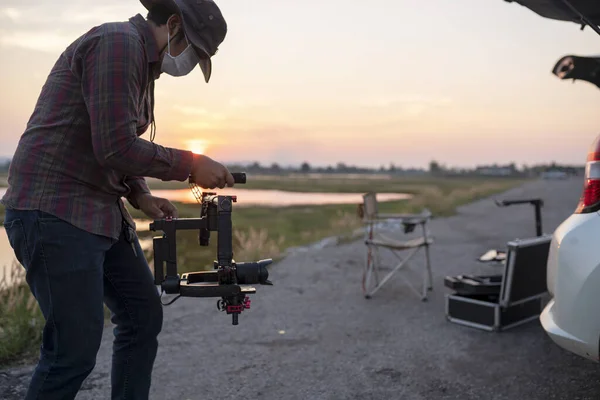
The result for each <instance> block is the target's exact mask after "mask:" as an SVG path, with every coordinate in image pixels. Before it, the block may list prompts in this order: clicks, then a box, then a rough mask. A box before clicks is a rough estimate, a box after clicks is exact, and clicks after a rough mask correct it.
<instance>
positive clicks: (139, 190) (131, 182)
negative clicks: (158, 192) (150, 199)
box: [125, 176, 150, 210]
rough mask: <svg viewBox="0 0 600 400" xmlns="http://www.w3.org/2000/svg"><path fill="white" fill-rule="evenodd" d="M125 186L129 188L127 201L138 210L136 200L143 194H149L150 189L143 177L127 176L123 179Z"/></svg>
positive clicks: (138, 206)
mask: <svg viewBox="0 0 600 400" xmlns="http://www.w3.org/2000/svg"><path fill="white" fill-rule="evenodd" d="M125 184H126V185H127V186H129V189H130V192H129V195H128V196H127V201H129V204H131V205H132V206H133V207H134V208H137V209H138V210H139V208H140V205H139V204H138V203H137V201H136V198H137V197H138V196H139V195H141V194H144V193H147V194H150V189H149V188H148V184H147V183H146V180H145V179H144V177H143V176H128V177H126V178H125Z"/></svg>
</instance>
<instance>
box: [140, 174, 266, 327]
mask: <svg viewBox="0 0 600 400" xmlns="http://www.w3.org/2000/svg"><path fill="white" fill-rule="evenodd" d="M232 175H234V179H235V182H236V183H246V175H245V174H243V173H235V174H232ZM197 199H198V201H199V202H200V204H201V210H200V218H180V219H177V218H175V219H174V218H165V219H160V220H155V221H154V222H152V223H151V224H150V231H162V232H163V235H162V236H158V237H154V239H153V250H154V283H155V284H156V285H157V286H160V287H161V290H162V291H163V292H164V293H167V294H179V296H183V297H220V298H221V299H220V300H219V301H218V303H217V307H218V309H219V310H221V311H225V312H226V313H227V314H231V315H232V319H233V325H237V324H238V316H239V314H240V313H241V312H242V311H243V310H245V309H248V308H250V299H249V297H248V296H247V295H249V294H253V293H256V288H254V287H252V286H250V285H258V284H260V285H272V283H271V282H270V281H269V272H268V270H267V268H266V267H267V265H269V264H271V263H272V260H271V259H266V260H261V261H258V262H243V263H236V262H235V261H234V259H233V245H232V228H233V227H232V223H231V213H232V211H233V203H235V202H237V196H222V195H217V194H216V193H202V194H201V195H200V196H199V198H198V197H197ZM196 229H197V230H198V244H199V245H200V246H208V245H209V244H210V236H211V232H217V234H218V235H217V259H216V261H215V262H214V264H213V270H212V271H198V272H188V273H184V274H182V275H181V276H179V273H178V266H177V231H179V230H196Z"/></svg>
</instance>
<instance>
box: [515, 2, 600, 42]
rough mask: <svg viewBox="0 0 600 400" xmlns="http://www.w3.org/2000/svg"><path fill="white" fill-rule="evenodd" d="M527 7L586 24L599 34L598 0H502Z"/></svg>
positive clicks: (541, 12) (554, 17) (561, 19)
mask: <svg viewBox="0 0 600 400" xmlns="http://www.w3.org/2000/svg"><path fill="white" fill-rule="evenodd" d="M504 1H507V2H509V3H517V4H520V5H522V6H524V7H527V8H528V9H530V10H531V11H533V12H535V13H536V14H538V15H540V16H542V17H544V18H549V19H554V20H558V21H569V22H574V23H577V24H580V25H582V26H585V25H588V26H589V27H590V28H592V29H594V31H596V33H598V34H600V28H598V25H600V0H504Z"/></svg>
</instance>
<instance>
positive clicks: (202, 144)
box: [187, 139, 208, 154]
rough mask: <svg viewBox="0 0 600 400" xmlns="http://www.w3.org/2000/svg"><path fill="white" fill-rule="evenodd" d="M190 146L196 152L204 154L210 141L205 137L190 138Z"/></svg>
mask: <svg viewBox="0 0 600 400" xmlns="http://www.w3.org/2000/svg"><path fill="white" fill-rule="evenodd" d="M187 144H188V148H189V149H190V150H191V152H192V153H194V154H204V152H205V151H206V147H207V146H208V142H207V141H206V140H203V139H197V140H190V141H188V142H187Z"/></svg>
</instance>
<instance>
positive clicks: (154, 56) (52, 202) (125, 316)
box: [2, 0, 234, 400]
mask: <svg viewBox="0 0 600 400" xmlns="http://www.w3.org/2000/svg"><path fill="white" fill-rule="evenodd" d="M141 2H142V4H143V5H144V7H146V8H147V9H148V11H149V12H148V17H147V19H144V18H143V17H142V16H141V15H139V14H138V15H136V16H135V17H133V18H131V19H130V20H129V21H127V22H119V23H107V24H103V25H101V26H98V27H95V28H93V29H91V30H90V31H89V32H87V33H86V34H85V35H83V36H82V37H80V38H78V39H77V40H76V41H75V42H74V43H72V44H71V45H70V46H69V47H68V48H67V49H66V50H65V52H64V53H63V54H61V56H60V57H59V59H58V61H57V62H56V64H55V65H54V67H53V69H52V71H51V73H50V74H49V76H48V79H47V81H46V83H45V85H44V87H43V88H42V91H41V94H40V96H39V99H38V102H37V105H36V107H35V110H34V112H33V114H32V116H31V119H30V120H29V123H28V124H27V129H26V131H25V132H24V134H23V135H22V137H21V139H20V141H19V145H18V148H17V150H16V152H15V155H14V158H13V160H12V163H11V166H10V171H9V188H8V190H7V192H6V195H5V196H4V197H3V199H2V203H3V204H4V205H5V207H6V217H5V227H6V232H7V235H8V238H9V241H10V244H11V246H12V247H13V249H14V252H15V255H16V257H17V258H18V260H19V261H20V263H21V264H22V265H23V266H24V267H25V269H26V271H27V283H28V284H29V287H30V288H31V291H32V293H33V294H34V295H35V297H36V299H37V301H38V304H39V306H40V309H41V310H42V312H43V315H44V317H45V319H46V324H45V326H44V330H43V340H42V345H41V348H40V359H39V362H38V365H37V367H36V369H35V372H34V374H33V377H32V380H31V383H30V386H29V388H28V392H27V397H26V398H27V399H41V400H45V399H61V400H65V399H73V398H74V397H75V396H76V394H77V392H78V391H79V389H80V387H81V384H82V382H83V381H84V379H85V378H86V377H87V376H88V375H89V374H90V372H91V371H92V369H93V368H94V366H95V361H96V354H97V351H98V349H99V346H100V342H101V337H102V331H103V324H104V315H103V302H105V303H106V305H107V306H108V308H109V309H110V310H111V312H112V319H111V320H112V322H113V323H114V324H115V325H116V327H115V329H114V335H115V338H114V343H113V359H112V373H111V376H112V379H111V380H112V382H111V383H112V398H113V399H147V398H148V395H149V390H150V384H151V375H152V369H153V364H154V361H155V357H156V353H157V347H158V342H157V336H158V334H159V332H160V331H161V328H162V305H161V303H160V300H159V296H158V292H157V289H156V287H155V286H154V284H153V277H152V275H151V272H150V269H149V268H148V264H147V262H146V260H145V258H144V255H143V252H142V249H141V248H140V245H139V243H138V240H137V237H136V236H135V230H134V229H135V225H134V223H133V220H132V218H131V216H130V215H129V213H128V212H127V209H126V208H125V207H124V204H123V202H122V200H121V199H122V198H123V197H125V198H126V199H127V200H128V201H129V202H130V204H131V205H132V206H133V207H135V208H137V209H140V210H141V211H143V212H144V213H145V214H146V215H147V216H148V217H150V218H153V219H154V218H162V217H169V216H171V217H177V210H176V209H175V207H174V206H173V204H171V203H170V202H169V201H168V200H166V199H162V198H157V197H154V196H152V195H151V193H150V190H149V189H148V187H147V185H146V183H145V181H144V178H143V177H155V178H159V179H162V180H165V181H170V180H175V181H186V180H188V179H189V180H190V181H191V182H193V183H196V184H197V185H199V186H200V187H203V188H216V187H219V188H223V187H225V186H226V185H228V186H233V183H234V182H233V177H232V175H231V174H230V173H229V171H228V170H227V169H226V168H225V167H224V166H223V165H221V164H219V163H217V162H216V161H213V160H211V159H210V158H208V157H206V156H202V155H195V154H192V153H191V152H189V151H183V150H178V149H172V148H166V147H162V146H160V145H157V144H155V143H153V139H154V134H155V126H154V113H153V109H154V82H155V80H156V79H157V78H159V76H160V74H161V73H166V74H170V75H173V76H184V75H187V74H188V73H190V72H191V71H192V70H193V69H194V68H195V67H196V66H197V65H198V64H199V65H200V67H201V70H202V72H203V74H204V78H205V81H206V82H207V83H208V81H209V79H210V76H211V69H212V68H211V66H212V64H211V57H212V56H213V55H214V54H215V53H216V51H217V48H218V46H219V44H220V43H221V42H222V41H223V40H224V38H225V35H226V32H227V24H226V22H225V20H224V19H223V16H222V14H221V12H220V10H219V8H218V7H217V6H216V5H215V3H213V2H212V1H208V0H141ZM149 127H151V137H150V141H147V140H144V139H142V138H140V137H139V136H140V135H141V134H143V133H144V132H146V130H147V129H148V128H149Z"/></svg>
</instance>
